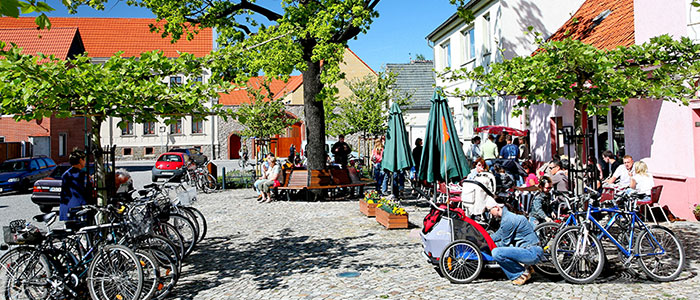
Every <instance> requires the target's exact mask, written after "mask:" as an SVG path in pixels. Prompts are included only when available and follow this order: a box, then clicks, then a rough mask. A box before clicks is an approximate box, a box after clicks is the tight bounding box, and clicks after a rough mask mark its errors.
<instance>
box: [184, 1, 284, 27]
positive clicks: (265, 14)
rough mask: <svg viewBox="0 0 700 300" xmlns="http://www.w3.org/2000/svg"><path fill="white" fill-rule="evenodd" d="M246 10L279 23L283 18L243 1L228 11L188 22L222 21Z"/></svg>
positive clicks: (190, 19) (191, 19)
mask: <svg viewBox="0 0 700 300" xmlns="http://www.w3.org/2000/svg"><path fill="white" fill-rule="evenodd" d="M244 9H247V10H250V11H252V12H255V13H258V14H260V15H262V16H263V17H265V18H267V19H268V20H270V21H277V20H279V19H281V18H282V15H280V14H278V13H276V12H274V11H272V10H269V9H267V8H265V7H262V6H260V5H257V4H254V3H250V2H248V0H241V3H238V4H235V5H232V6H230V7H228V8H226V9H224V10H222V11H221V12H218V13H216V14H211V15H202V16H199V17H197V18H188V21H189V22H194V23H197V24H199V23H201V22H202V20H203V19H206V18H213V19H221V18H225V17H227V16H229V15H230V14H232V13H234V12H236V11H239V10H244Z"/></svg>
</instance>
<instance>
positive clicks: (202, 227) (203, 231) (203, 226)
mask: <svg viewBox="0 0 700 300" xmlns="http://www.w3.org/2000/svg"><path fill="white" fill-rule="evenodd" d="M184 209H186V210H189V211H191V212H192V213H193V214H194V216H195V219H196V220H197V224H198V225H199V240H197V242H198V243H199V242H201V241H203V240H204V238H205V237H206V236H207V219H206V218H205V217H204V214H203V213H202V212H201V211H200V210H199V209H196V208H194V207H191V206H186V207H184Z"/></svg>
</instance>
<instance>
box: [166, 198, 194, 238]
mask: <svg viewBox="0 0 700 300" xmlns="http://www.w3.org/2000/svg"><path fill="white" fill-rule="evenodd" d="M170 211H171V212H172V213H174V214H178V215H182V216H183V217H185V218H187V219H188V220H190V221H191V222H192V225H194V229H195V230H196V232H197V238H196V240H195V244H196V243H197V242H199V233H200V229H199V223H198V222H197V216H195V214H194V212H192V211H190V210H187V209H185V207H184V206H173V207H172V208H171V209H170Z"/></svg>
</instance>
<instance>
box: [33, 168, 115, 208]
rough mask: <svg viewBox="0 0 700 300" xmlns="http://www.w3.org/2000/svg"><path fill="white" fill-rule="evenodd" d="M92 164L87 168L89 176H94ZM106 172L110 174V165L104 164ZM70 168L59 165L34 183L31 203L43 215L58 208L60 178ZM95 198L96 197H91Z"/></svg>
mask: <svg viewBox="0 0 700 300" xmlns="http://www.w3.org/2000/svg"><path fill="white" fill-rule="evenodd" d="M93 166H94V164H93V163H90V165H89V167H88V168H87V169H88V170H90V175H92V174H94V172H95V168H93ZM105 167H106V168H107V172H110V171H111V170H112V169H111V164H105ZM70 168H71V165H70V164H69V163H61V164H59V165H58V166H56V168H55V169H54V170H53V172H51V174H50V175H49V176H48V177H46V178H44V179H41V180H38V181H37V182H35V183H34V188H33V189H32V202H34V204H36V205H38V206H39V210H41V212H43V213H49V212H51V210H52V209H53V208H54V207H58V205H59V201H60V200H61V181H62V180H61V176H63V173H65V172H66V171H67V170H68V169H70ZM93 196H96V195H93Z"/></svg>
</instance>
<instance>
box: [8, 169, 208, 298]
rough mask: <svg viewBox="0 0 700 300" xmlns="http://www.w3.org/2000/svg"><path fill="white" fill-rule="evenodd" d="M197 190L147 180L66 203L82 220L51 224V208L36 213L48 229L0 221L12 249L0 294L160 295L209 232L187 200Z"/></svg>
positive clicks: (167, 290) (53, 216)
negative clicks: (129, 189)
mask: <svg viewBox="0 0 700 300" xmlns="http://www.w3.org/2000/svg"><path fill="white" fill-rule="evenodd" d="M195 196H196V191H195V190H194V188H193V187H189V186H188V185H186V184H182V183H171V182H166V183H161V184H150V185H147V186H146V187H145V188H144V189H143V190H139V191H137V192H135V193H126V194H122V195H120V197H117V198H115V199H111V201H110V204H108V205H107V206H100V207H98V206H93V205H87V206H81V207H77V208H74V209H71V211H70V215H71V216H72V219H77V220H80V221H68V222H66V224H65V227H66V229H55V228H52V226H51V225H52V224H53V223H54V222H55V221H56V217H57V216H56V212H52V213H49V214H45V215H37V216H35V217H34V221H35V222H43V223H45V224H46V226H47V228H48V231H47V232H41V231H40V230H39V229H38V228H37V227H36V226H34V225H32V224H30V223H27V222H26V221H25V220H15V221H12V222H10V226H6V227H5V228H3V229H4V240H5V242H6V244H9V245H10V247H12V248H11V249H9V251H8V252H6V253H5V254H4V255H3V256H2V257H0V288H1V289H2V293H0V295H2V296H0V299H8V300H10V299H11V300H18V299H32V300H37V299H94V300H98V299H99V300H107V299H110V300H115V299H116V300H136V299H143V300H147V299H163V298H165V297H166V296H168V294H170V293H171V292H172V291H173V289H174V288H175V285H176V283H177V281H178V279H179V276H180V271H181V268H182V264H183V262H184V261H185V259H186V258H187V256H188V255H189V254H190V253H191V252H192V251H193V249H194V248H195V246H196V245H197V243H198V242H201V241H202V240H203V239H204V237H205V236H206V233H207V222H206V219H205V217H204V215H203V214H202V213H201V212H200V211H199V210H197V209H196V208H194V207H192V206H190V204H191V201H193V200H195ZM89 220H98V221H99V222H95V221H89ZM92 224H98V225H92Z"/></svg>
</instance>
